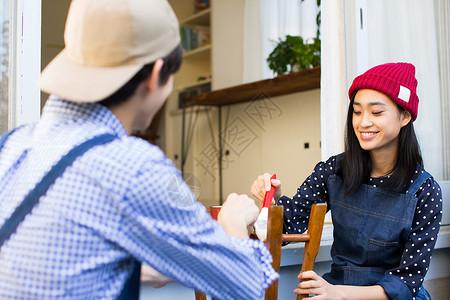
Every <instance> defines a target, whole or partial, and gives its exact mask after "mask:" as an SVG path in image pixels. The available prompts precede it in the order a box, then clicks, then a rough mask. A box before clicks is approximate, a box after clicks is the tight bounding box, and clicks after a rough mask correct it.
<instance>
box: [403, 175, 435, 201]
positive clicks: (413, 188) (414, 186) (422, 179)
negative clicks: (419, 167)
mask: <svg viewBox="0 0 450 300" xmlns="http://www.w3.org/2000/svg"><path fill="white" fill-rule="evenodd" d="M430 177H431V175H430V173H428V172H427V171H423V173H421V174H420V175H419V176H418V177H417V178H416V180H414V182H413V184H411V186H410V187H409V188H408V190H407V191H406V193H407V194H408V195H412V196H414V195H415V194H416V193H417V191H418V190H419V188H420V187H421V186H422V184H423V183H424V182H425V181H426V180H427V179H428V178H430Z"/></svg>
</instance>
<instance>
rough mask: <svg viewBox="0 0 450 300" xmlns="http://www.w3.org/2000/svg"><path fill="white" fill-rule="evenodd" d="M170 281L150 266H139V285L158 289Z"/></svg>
mask: <svg viewBox="0 0 450 300" xmlns="http://www.w3.org/2000/svg"><path fill="white" fill-rule="evenodd" d="M170 282H172V281H171V280H170V279H168V278H166V277H164V276H163V275H161V274H160V273H159V272H158V271H156V270H155V269H153V268H152V267H150V266H142V267H141V285H145V286H151V287H152V288H155V289H158V288H161V287H163V286H165V285H166V284H168V283H170Z"/></svg>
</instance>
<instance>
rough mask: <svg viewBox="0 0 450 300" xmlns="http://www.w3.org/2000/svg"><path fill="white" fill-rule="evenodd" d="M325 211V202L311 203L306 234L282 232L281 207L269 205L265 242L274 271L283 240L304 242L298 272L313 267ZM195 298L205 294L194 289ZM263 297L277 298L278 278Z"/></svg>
mask: <svg viewBox="0 0 450 300" xmlns="http://www.w3.org/2000/svg"><path fill="white" fill-rule="evenodd" d="M326 212H327V205H326V204H325V203H316V204H313V206H312V208H311V214H310V217H309V223H308V231H307V232H306V234H283V207H282V206H271V207H270V208H269V220H268V223H267V239H266V241H265V244H266V247H267V248H268V249H269V251H270V253H271V254H272V258H273V262H272V266H273V268H274V269H275V271H277V272H280V261H281V245H282V243H283V242H304V243H305V248H304V250H303V261H302V268H301V270H300V272H304V271H309V270H312V269H313V267H314V261H315V260H316V256H317V253H318V252H319V247H320V239H321V238H322V229H323V224H324V219H325V213H326ZM293 288H296V287H293ZM307 297H308V296H307V295H297V300H299V299H304V298H307ZM195 299H196V300H206V295H205V294H202V293H200V292H198V291H195ZM264 299H265V300H277V299H278V280H276V281H274V282H273V283H272V285H271V286H269V287H268V288H267V290H266V293H265V297H264Z"/></svg>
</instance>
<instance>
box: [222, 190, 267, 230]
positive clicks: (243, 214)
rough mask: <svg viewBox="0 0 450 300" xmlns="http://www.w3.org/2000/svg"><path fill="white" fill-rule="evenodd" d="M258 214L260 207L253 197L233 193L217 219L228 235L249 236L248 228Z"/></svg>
mask: <svg viewBox="0 0 450 300" xmlns="http://www.w3.org/2000/svg"><path fill="white" fill-rule="evenodd" d="M258 214H259V208H258V206H256V204H255V201H254V200H253V199H251V198H249V197H248V196H247V195H238V194H235V193H232V194H230V195H229V196H228V198H227V201H226V202H225V203H224V204H223V206H222V208H221V210H220V212H219V217H218V219H217V220H218V222H219V223H220V224H221V225H222V226H223V227H224V228H225V231H226V232H227V234H228V235H233V236H237V237H240V238H248V228H249V227H251V226H252V225H253V223H255V221H256V218H257V217H258Z"/></svg>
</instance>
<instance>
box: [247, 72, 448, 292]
mask: <svg viewBox="0 0 450 300" xmlns="http://www.w3.org/2000/svg"><path fill="white" fill-rule="evenodd" d="M416 89H417V80H416V78H415V68H414V66H413V65H412V64H409V63H388V64H383V65H379V66H376V67H374V68H372V69H370V70H368V71H367V72H365V73H364V74H362V75H360V76H358V77H356V78H355V80H354V81H353V84H352V86H351V87H350V89H349V98H350V105H349V109H348V115H347V125H346V138H345V152H344V153H342V154H339V155H337V156H332V157H330V158H329V159H328V160H327V161H325V162H320V163H318V164H317V165H316V167H315V168H314V171H313V172H312V174H311V175H310V176H309V177H308V178H307V179H306V181H305V182H304V183H303V184H302V185H301V186H300V187H299V188H298V189H297V193H296V194H295V195H294V196H293V197H286V196H281V182H280V180H277V179H272V180H270V176H271V174H268V173H266V174H264V175H260V176H258V178H257V179H256V180H255V182H254V183H253V185H252V187H251V191H252V193H253V194H254V195H255V196H256V197H257V198H258V199H259V200H262V199H263V197H264V194H265V191H267V190H269V189H270V186H271V185H273V186H274V187H276V192H275V196H274V200H273V202H272V203H278V204H280V205H283V206H284V208H285V209H284V232H285V233H301V232H304V231H305V230H306V228H307V225H308V218H309V213H310V209H311V205H312V204H313V203H315V202H322V203H327V204H328V209H330V210H331V211H332V214H331V216H332V220H333V227H334V233H333V237H334V240H333V245H332V248H331V257H332V266H331V271H330V272H329V273H326V274H324V275H323V277H320V276H318V275H317V274H316V273H315V272H313V271H308V272H303V273H301V274H300V275H299V278H300V279H301V280H302V282H301V283H300V284H299V287H298V289H295V290H294V293H296V294H315V295H316V296H315V297H313V298H312V299H400V300H404V299H430V295H429V294H428V292H427V291H426V290H425V289H424V287H423V280H424V277H425V274H426V273H427V270H428V267H429V264H430V259H431V254H432V252H433V249H434V246H435V243H436V238H437V235H438V232H439V228H440V221H441V217H442V196H441V191H440V187H439V185H438V183H437V182H436V181H435V180H434V179H433V177H432V176H431V175H430V174H429V173H428V172H426V171H425V170H424V168H423V161H422V156H421V154H420V149H419V144H418V142H417V138H416V134H415V132H414V126H413V121H414V120H415V119H416V118H417V110H418V104H419V98H418V97H417V94H416ZM303 280H304V281H303Z"/></svg>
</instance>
